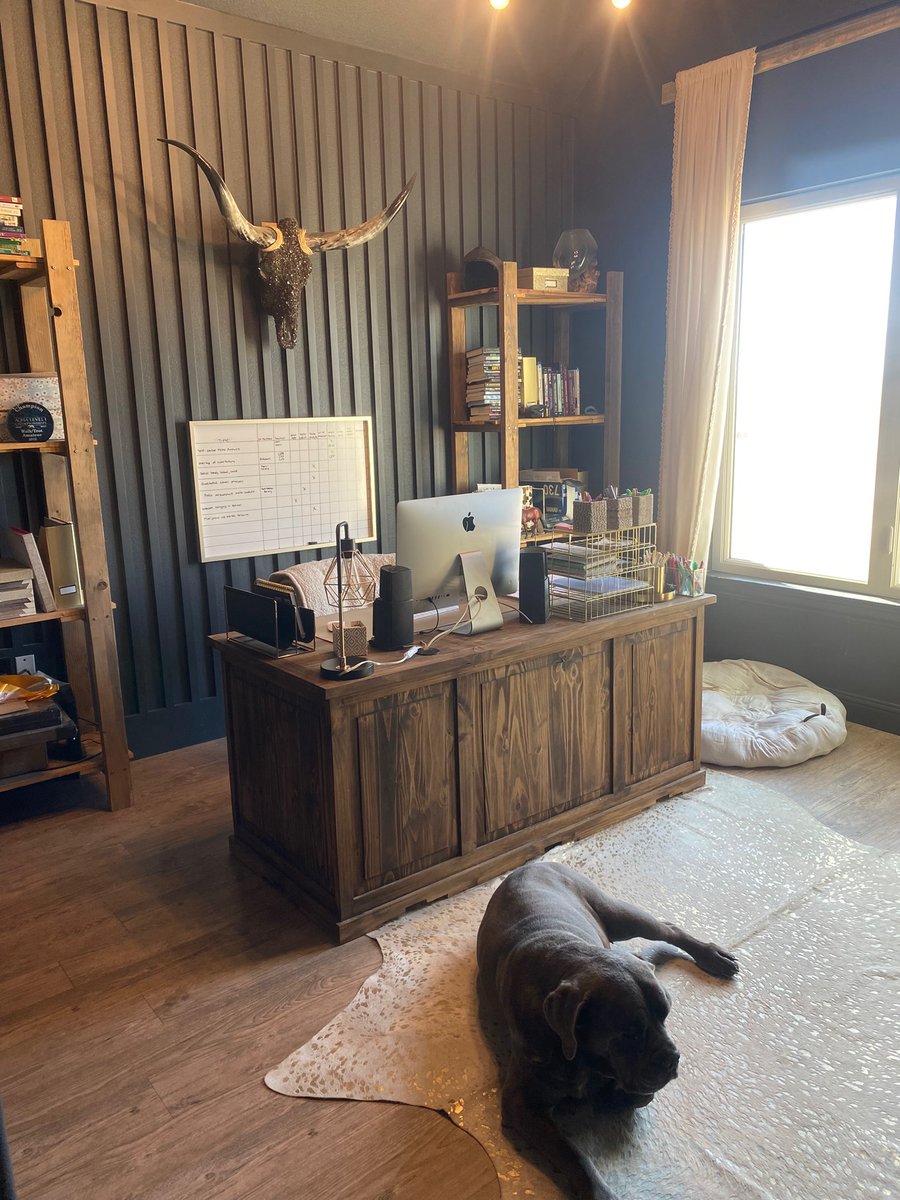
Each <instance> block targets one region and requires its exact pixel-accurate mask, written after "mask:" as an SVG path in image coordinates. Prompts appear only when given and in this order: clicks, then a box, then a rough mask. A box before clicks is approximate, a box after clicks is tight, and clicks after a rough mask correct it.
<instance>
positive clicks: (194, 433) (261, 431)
mask: <svg viewBox="0 0 900 1200" xmlns="http://www.w3.org/2000/svg"><path fill="white" fill-rule="evenodd" d="M190 430H191V457H192V459H193V464H194V492H195V496H196V503H197V527H198V531H199V536H200V561H201V562H219V561H221V560H222V559H225V558H250V557H253V556H255V555H258V554H280V553H282V551H287V550H312V549H314V548H315V547H317V546H333V545H334V529H335V526H336V525H337V524H338V522H339V521H346V522H347V523H348V525H349V527H350V536H351V537H352V538H356V539H357V541H360V542H371V541H374V540H375V539H376V538H377V536H378V534H377V532H376V525H375V474H374V465H373V458H372V419H371V417H296V418H291V417H289V418H285V419H279V420H272V421H266V420H260V421H253V420H250V421H191V422H190Z"/></svg>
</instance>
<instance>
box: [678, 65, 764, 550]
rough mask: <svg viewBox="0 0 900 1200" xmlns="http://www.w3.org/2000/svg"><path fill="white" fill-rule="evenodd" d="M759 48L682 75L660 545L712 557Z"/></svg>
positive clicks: (679, 95)
mask: <svg viewBox="0 0 900 1200" xmlns="http://www.w3.org/2000/svg"><path fill="white" fill-rule="evenodd" d="M755 64H756V51H755V50H743V51H741V53H740V54H733V55H731V56H730V57H728V58H720V59H717V60H716V61H715V62H710V63H704V64H703V65H702V66H700V67H695V68H694V69H693V70H690V71H682V72H680V73H679V74H678V75H676V77H675V145H674V155H673V166H672V219H671V227H670V231H669V284H668V294H667V313H666V368H665V380H664V385H663V428H662V452H661V457H660V480H659V495H660V510H659V524H660V529H659V544H660V546H662V547H663V548H664V549H667V550H672V551H674V552H675V553H676V554H684V555H685V556H687V557H688V558H691V559H695V560H696V561H698V562H699V561H700V560H706V559H708V558H709V542H710V536H711V533H712V521H713V510H714V506H715V499H716V488H717V486H718V481H719V463H720V459H721V456H722V439H723V435H724V429H725V406H726V399H727V395H728V385H729V374H730V370H731V360H732V347H733V337H734V316H735V291H736V283H737V280H736V266H737V252H738V232H739V217H740V207H741V174H742V171H743V166H744V146H745V144H746V139H747V119H748V116H749V110H750V90H751V87H752V83H753V68H754V66H755Z"/></svg>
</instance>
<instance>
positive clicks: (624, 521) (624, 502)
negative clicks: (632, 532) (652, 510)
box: [606, 496, 634, 529]
mask: <svg viewBox="0 0 900 1200" xmlns="http://www.w3.org/2000/svg"><path fill="white" fill-rule="evenodd" d="M633 499H634V497H633V496H619V497H617V499H615V500H607V501H606V527H607V529H631V527H632V525H633V524H634V506H633V504H632V500H633Z"/></svg>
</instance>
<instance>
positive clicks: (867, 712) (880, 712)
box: [836, 692, 900, 734]
mask: <svg viewBox="0 0 900 1200" xmlns="http://www.w3.org/2000/svg"><path fill="white" fill-rule="evenodd" d="M836 695H837V697H838V699H839V700H840V701H841V703H842V704H843V705H844V707H845V708H846V709H847V720H848V721H854V722H855V723H856V724H857V725H867V726H868V727H869V728H870V729H881V730H883V731H884V732H885V733H896V734H900V704H890V703H888V702H887V701H885V700H874V699H872V697H871V696H854V695H853V694H852V693H849V692H837V693H836Z"/></svg>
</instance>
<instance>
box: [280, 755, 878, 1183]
mask: <svg viewBox="0 0 900 1200" xmlns="http://www.w3.org/2000/svg"><path fill="white" fill-rule="evenodd" d="M546 857H548V858H552V859H555V860H558V861H561V862H566V863H569V864H570V865H571V866H573V867H575V868H576V869H577V870H580V871H583V872H584V873H585V874H586V875H589V876H591V877H593V878H595V879H596V880H597V881H598V882H599V883H600V884H601V885H602V886H603V887H604V888H606V889H607V890H609V891H611V892H613V893H614V894H616V895H619V896H622V897H624V898H627V899H629V900H632V901H634V902H635V903H638V904H640V905H641V906H642V907H644V908H647V909H649V910H650V911H651V912H653V913H656V914H658V915H660V916H666V917H670V918H672V919H673V920H675V921H676V922H677V923H678V924H680V925H683V926H684V927H685V928H687V929H689V930H691V931H693V932H695V933H697V934H699V935H702V936H706V937H709V938H710V939H714V940H715V941H717V942H720V943H721V944H722V945H724V946H726V947H728V948H729V949H731V950H733V951H734V952H735V953H736V954H737V956H738V958H739V960H740V965H741V971H740V975H739V976H738V977H737V979H736V980H734V981H731V982H718V981H715V980H712V979H710V978H709V977H708V976H706V975H703V974H702V973H701V972H699V971H698V970H697V969H696V968H695V967H693V966H692V965H691V964H684V963H679V962H673V963H670V964H668V965H666V966H664V967H661V968H660V973H661V978H662V979H663V981H664V983H665V986H666V988H667V989H668V990H669V992H670V993H671V994H672V999H673V1006H672V1012H671V1015H670V1017H669V1021H668V1026H669V1029H670V1032H671V1033H672V1035H673V1037H674V1039H675V1042H676V1043H677V1045H678V1047H679V1049H680V1051H681V1056H682V1059H681V1068H680V1074H679V1077H678V1079H677V1080H675V1081H674V1082H673V1083H671V1084H670V1085H669V1086H668V1087H666V1088H665V1089H663V1091H661V1092H660V1093H659V1094H658V1095H657V1096H656V1098H655V1099H654V1100H653V1102H652V1103H651V1104H650V1105H649V1106H648V1107H647V1108H643V1109H640V1110H639V1111H637V1112H636V1113H634V1114H630V1115H628V1116H626V1117H619V1118H609V1117H605V1118H598V1117H597V1116H596V1115H595V1114H592V1113H581V1114H577V1113H576V1114H574V1115H573V1114H569V1115H568V1116H567V1117H565V1118H564V1120H565V1122H566V1124H567V1125H568V1128H569V1131H570V1133H571V1134H572V1135H573V1136H574V1137H575V1138H576V1139H577V1140H578V1143H579V1144H580V1145H581V1147H582V1148H583V1149H584V1150H585V1151H586V1152H587V1153H589V1154H591V1155H592V1156H593V1157H594V1159H595V1161H596V1162H597V1164H598V1166H599V1168H600V1170H601V1172H602V1173H603V1175H604V1177H605V1178H606V1180H607V1183H608V1184H609V1186H610V1187H611V1188H612V1190H613V1191H614V1192H615V1193H616V1194H617V1195H618V1196H619V1197H620V1200H739V1198H740V1200H747V1198H759V1200H763V1198H764V1200H857V1198H859V1200H861V1198H863V1197H866V1198H872V1200H874V1198H875V1197H879V1198H880V1200H885V1198H886V1197H891V1196H894V1197H896V1196H900V1179H898V1174H897V1161H898V1160H897V1150H898V1139H897V1113H898V1111H900V1099H898V1089H897V1061H898V1054H897V1050H898V1034H897V1030H898V1028H900V1005H898V991H897V983H896V980H897V959H898V947H897V940H898V939H897V916H898V911H900V908H898V903H897V901H898V898H900V887H898V877H900V873H898V869H897V858H896V857H892V856H888V855H881V854H879V853H877V852H876V851H873V850H870V849H867V848H865V847H863V846H860V845H857V844H856V843H854V842H851V841H848V840H847V839H846V838H843V837H841V836H839V835H838V834H835V833H832V832H830V831H829V830H827V829H826V828H824V827H823V826H822V825H820V824H819V823H818V822H817V821H816V820H814V819H813V818H812V817H810V816H808V815H807V814H806V813H805V812H804V811H803V810H802V809H801V808H799V807H798V806H797V805H795V804H793V803H792V802H791V801H789V800H787V799H785V798H784V797H783V796H782V795H780V794H778V793H777V792H774V791H772V790H770V789H768V788H765V787H763V786H760V785H759V784H756V783H751V782H748V781H745V780H741V779H737V778H734V777H732V776H729V775H726V774H724V773H712V774H711V776H710V782H709V784H708V785H707V786H706V787H705V788H702V789H700V790H698V791H696V792H692V793H690V794H689V795H685V796H680V797H677V798H676V799H673V800H670V801H666V802H664V803H661V804H658V805H656V806H655V807H654V808H652V809H650V810H649V811H647V812H645V813H642V814H640V815H639V816H637V817H634V818H632V819H631V820H628V821H626V822H624V823H623V824H621V825H617V826H615V827H613V828H611V829H608V830H606V831H604V832H602V833H599V834H597V835H595V836H594V837H590V838H586V839H585V840H583V841H581V842H576V843H572V844H569V845H566V846H560V847H557V848H556V849H554V850H553V851H551V852H550V853H549V854H548V855H547V856H546ZM495 886H496V881H495V882H493V883H489V884H484V885H482V886H480V887H477V888H474V889H472V890H471V891H469V892H467V893H465V894H463V895H461V896H457V897H454V898H452V899H450V900H446V901H442V902H440V903H438V904H434V905H432V906H430V907H427V908H424V909H419V910H417V911H415V912H413V913H410V914H408V915H406V916H404V917H401V918H400V919H399V920H396V921H392V922H391V923H390V924H388V925H385V926H384V927H383V928H381V929H379V930H377V931H376V932H375V933H372V934H370V935H369V936H370V937H373V938H375V940H376V941H377V942H378V944H379V946H380V947H381V950H382V954H383V956H384V963H383V965H382V967H381V968H380V969H379V970H378V971H377V972H376V973H375V974H374V975H372V976H371V977H370V978H369V979H367V980H366V982H365V983H364V984H363V986H362V987H361V988H360V990H359V993H358V994H357V996H356V997H355V999H354V1000H353V1001H352V1002H351V1003H350V1004H349V1005H348V1006H347V1008H346V1009H345V1010H344V1011H343V1012H342V1013H340V1014H339V1015H338V1016H337V1017H335V1019H334V1020H333V1021H331V1022H330V1024H328V1025H327V1026H326V1027H325V1028H324V1029H323V1030H321V1031H320V1032H319V1033H318V1034H316V1036H315V1037H314V1038H313V1039H312V1040H311V1041H309V1042H308V1043H307V1044H306V1045H305V1046H302V1047H301V1048H300V1049H299V1050H296V1051H295V1052H294V1053H293V1054H291V1055H289V1057H288V1058H286V1059H285V1060H284V1062H283V1063H281V1065H280V1066H278V1067H275V1068H274V1069H273V1070H271V1071H270V1072H269V1073H268V1075H267V1076H266V1083H267V1084H268V1086H269V1087H270V1088H272V1089H273V1090H274V1091H277V1092H281V1093H283V1094H285V1095H289V1096H316V1097H331V1098H337V1097H348V1098H355V1099H359V1100H395V1101H401V1102H403V1103H406V1104H416V1105H422V1106H425V1107H428V1108H434V1109H440V1110H443V1111H444V1112H446V1113H447V1114H448V1115H449V1116H450V1118H451V1119H452V1120H453V1121H454V1122H455V1123H456V1124H457V1125H459V1126H461V1127H462V1128H464V1129H466V1130H468V1131H469V1133H471V1134H473V1135H474V1136H475V1137H476V1138H477V1139H478V1140H479V1141H480V1142H481V1143H482V1145H483V1146H484V1147H485V1149H486V1150H487V1152H488V1154H489V1155H490V1156H491V1158H492V1160H493V1162H494V1164H495V1166H496V1168H497V1174H498V1175H499V1177H500V1181H501V1194H502V1196H503V1200H513V1198H519V1197H526V1196H527V1197H544V1198H556V1197H559V1196H561V1195H562V1194H563V1192H562V1191H561V1190H560V1185H559V1183H558V1182H553V1181H551V1179H550V1177H549V1176H548V1175H547V1174H545V1173H544V1170H542V1168H541V1166H540V1165H538V1160H535V1161H532V1159H531V1156H530V1154H528V1153H523V1150H522V1148H520V1147H517V1146H514V1145H513V1144H512V1143H511V1142H510V1141H509V1140H508V1139H507V1138H506V1136H505V1135H504V1133H503V1131H502V1130H501V1127H500V1120H499V1105H498V1083H499V1078H498V1068H497V1065H496V1061H495V1059H494V1057H493V1054H492V1053H491V1050H490V1049H489V1046H488V1043H487V1041H486V1038H485V1034H484V1032H483V1031H482V1029H481V1028H480V1026H479V1023H478V1016H477V1005H476V992H475V937H476V933H477V930H478V924H479V921H480V919H481V915H482V913H483V911H484V908H485V905H486V904H487V901H488V898H489V896H490V894H491V891H492V890H493V888H494V887H495Z"/></svg>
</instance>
